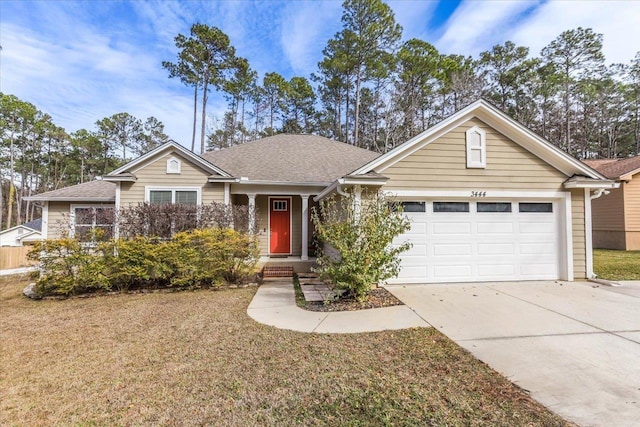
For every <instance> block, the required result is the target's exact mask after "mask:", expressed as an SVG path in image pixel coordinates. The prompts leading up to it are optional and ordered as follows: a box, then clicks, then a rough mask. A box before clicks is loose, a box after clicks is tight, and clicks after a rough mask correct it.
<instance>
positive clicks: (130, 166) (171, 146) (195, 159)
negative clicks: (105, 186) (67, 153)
mask: <svg viewBox="0 0 640 427" xmlns="http://www.w3.org/2000/svg"><path fill="white" fill-rule="evenodd" d="M172 150H173V151H175V152H177V153H178V154H180V155H181V156H182V157H184V158H185V159H187V160H189V161H190V162H192V163H194V164H195V165H197V166H199V167H201V168H202V169H204V170H205V171H207V172H208V173H211V174H214V175H220V176H222V177H226V178H229V177H231V175H229V174H228V173H227V172H225V171H224V170H222V169H220V168H219V167H218V166H216V165H214V164H212V163H210V162H209V161H208V160H207V159H205V158H203V157H201V156H198V155H197V154H195V153H193V152H191V151H189V150H187V149H186V148H184V147H183V146H182V145H180V144H178V143H177V142H175V141H172V140H171V141H168V142H166V143H164V144H162V145H159V146H158V147H156V148H154V149H153V150H151V151H149V152H148V153H146V154H143V155H142V156H140V157H138V158H137V159H134V160H132V161H130V162H129V163H127V164H126V165H124V166H121V167H119V168H118V169H116V170H114V171H113V172H110V173H108V174H107V175H105V177H104V178H105V179H107V180H110V179H113V178H114V177H117V176H119V175H126V176H127V177H129V176H131V171H132V170H135V169H136V168H137V167H138V166H140V165H142V164H144V163H145V162H146V161H148V160H150V159H152V158H154V157H155V156H156V155H158V154H160V153H162V152H163V151H172Z"/></svg>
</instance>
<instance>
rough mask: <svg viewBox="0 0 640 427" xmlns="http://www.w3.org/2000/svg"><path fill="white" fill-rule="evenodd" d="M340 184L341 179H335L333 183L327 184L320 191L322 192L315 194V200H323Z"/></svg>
mask: <svg viewBox="0 0 640 427" xmlns="http://www.w3.org/2000/svg"><path fill="white" fill-rule="evenodd" d="M338 185H340V180H338V179H337V180H335V181H333V183H331V185H329V186H327V187H326V188H325V189H324V190H322V191H321V192H320V194H318V195H317V196H315V197H314V198H313V201H314V202H317V201H318V200H322V199H324V198H325V197H327V196H328V195H329V194H331V193H332V192H334V191H335V189H336V188H338Z"/></svg>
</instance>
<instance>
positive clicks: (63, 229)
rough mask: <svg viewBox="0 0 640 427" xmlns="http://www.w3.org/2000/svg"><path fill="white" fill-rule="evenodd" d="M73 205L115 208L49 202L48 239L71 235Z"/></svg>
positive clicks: (110, 205)
mask: <svg viewBox="0 0 640 427" xmlns="http://www.w3.org/2000/svg"><path fill="white" fill-rule="evenodd" d="M71 205H82V206H105V207H114V206H115V205H114V204H113V203H91V202H86V203H82V202H49V219H48V222H49V226H48V227H47V239H59V238H61V237H66V236H67V235H68V233H69V231H70V230H69V215H70V213H71Z"/></svg>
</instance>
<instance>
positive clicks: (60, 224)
mask: <svg viewBox="0 0 640 427" xmlns="http://www.w3.org/2000/svg"><path fill="white" fill-rule="evenodd" d="M70 211H71V203H69V202H49V226H48V227H47V239H59V238H61V237H63V234H64V233H65V232H67V233H68V232H69V212H70Z"/></svg>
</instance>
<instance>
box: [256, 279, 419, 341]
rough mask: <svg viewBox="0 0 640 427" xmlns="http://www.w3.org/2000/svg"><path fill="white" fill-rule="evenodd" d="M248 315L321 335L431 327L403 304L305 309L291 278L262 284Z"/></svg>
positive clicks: (278, 325) (261, 320)
mask: <svg viewBox="0 0 640 427" xmlns="http://www.w3.org/2000/svg"><path fill="white" fill-rule="evenodd" d="M247 314H248V315H249V316H250V317H251V318H253V319H254V320H255V321H257V322H260V323H263V324H265V325H269V326H275V327H276V328H280V329H289V330H292V331H299V332H316V333H321V334H347V333H358V332H378V331H384V330H393V329H406V328H415V327H429V326H430V325H429V324H428V323H427V322H425V321H424V320H423V319H421V318H420V317H419V316H418V315H417V314H416V313H415V312H414V311H413V310H411V309H410V308H409V307H407V306H406V305H398V306H395V307H384V308H372V309H368V310H358V311H338V312H329V313H326V312H319V311H309V310H304V309H302V308H300V307H298V306H297V305H296V298H295V291H294V289H293V283H292V281H291V279H283V280H282V281H275V282H267V283H265V284H263V285H261V286H260V287H259V288H258V291H257V292H256V294H255V296H254V297H253V300H252V301H251V304H249V308H247Z"/></svg>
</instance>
